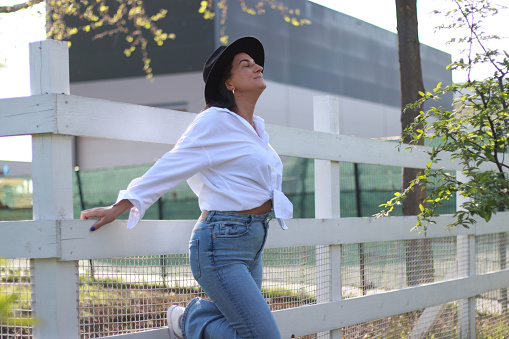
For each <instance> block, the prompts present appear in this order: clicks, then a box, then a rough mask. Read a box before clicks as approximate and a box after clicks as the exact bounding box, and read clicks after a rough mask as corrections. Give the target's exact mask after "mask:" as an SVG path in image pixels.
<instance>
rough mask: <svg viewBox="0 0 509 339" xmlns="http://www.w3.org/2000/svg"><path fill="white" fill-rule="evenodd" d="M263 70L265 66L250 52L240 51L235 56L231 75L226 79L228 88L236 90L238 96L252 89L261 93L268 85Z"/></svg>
mask: <svg viewBox="0 0 509 339" xmlns="http://www.w3.org/2000/svg"><path fill="white" fill-rule="evenodd" d="M262 71H263V67H262V66H260V65H258V64H256V63H255V62H254V60H253V58H251V57H250V56H249V55H248V54H246V53H239V54H237V55H235V57H234V58H233V62H232V69H231V76H230V77H229V78H228V79H227V80H226V81H225V85H226V88H228V90H230V91H232V90H234V91H235V95H236V96H237V94H242V93H247V92H251V91H258V92H260V93H261V92H262V91H263V90H264V89H265V87H267V85H266V84H265V80H263V74H262Z"/></svg>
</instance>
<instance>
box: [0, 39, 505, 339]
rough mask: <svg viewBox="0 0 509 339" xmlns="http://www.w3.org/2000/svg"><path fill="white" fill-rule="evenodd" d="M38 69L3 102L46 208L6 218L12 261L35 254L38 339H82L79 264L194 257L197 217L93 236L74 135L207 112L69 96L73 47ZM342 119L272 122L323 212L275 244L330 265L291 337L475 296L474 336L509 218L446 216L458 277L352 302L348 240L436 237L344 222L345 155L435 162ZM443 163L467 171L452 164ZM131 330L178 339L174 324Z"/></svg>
mask: <svg viewBox="0 0 509 339" xmlns="http://www.w3.org/2000/svg"><path fill="white" fill-rule="evenodd" d="M30 68H31V96H30V97H23V98H13V99H4V100H0V119H1V123H0V136H8V135H22V134H31V135H32V136H33V163H32V173H33V184H34V195H33V201H34V214H33V220H31V221H13V222H0V234H1V238H0V257H5V258H31V270H30V271H31V284H32V308H33V312H34V315H35V317H37V318H39V319H40V320H41V322H40V323H39V324H38V325H36V326H35V327H34V337H35V338H41V339H46V338H47V339H56V338H65V339H68V338H79V337H80V331H79V314H78V279H79V278H78V277H79V274H78V268H77V267H78V260H83V259H93V258H112V257H129V256H145V255H160V254H170V253H173V254H179V253H187V251H188V239H189V235H190V232H191V230H192V227H193V225H194V221H153V220H145V221H141V224H140V225H139V226H138V227H136V228H134V229H133V230H130V231H126V229H125V221H116V222H114V223H113V224H112V225H111V226H109V227H105V228H103V229H101V230H100V232H90V231H89V228H90V226H91V225H92V223H93V221H81V220H73V206H72V201H73V199H72V177H71V176H72V163H71V161H72V160H71V159H72V154H71V153H72V152H71V136H85V137H98V138H109V139H117V140H134V141H142V142H157V143H167V144H174V143H175V142H176V141H177V139H178V138H179V136H180V135H181V133H182V132H183V131H184V129H185V128H186V127H187V125H188V124H189V123H190V122H191V121H192V120H193V118H194V116H195V115H194V114H191V113H182V112H176V111H169V110H166V109H159V108H151V107H145V106H138V105H131V104H124V103H116V102H110V101H105V100H97V99H91V98H84V97H78V96H73V95H69V73H68V69H69V68H68V48H67V43H66V42H57V41H51V40H47V41H42V42H37V43H33V44H31V46H30ZM338 116H339V114H338V102H337V101H336V100H335V99H333V98H329V97H318V98H315V101H314V117H315V118H314V120H315V131H307V130H301V129H295V128H289V127H281V126H271V125H268V126H267V130H268V132H269V134H270V135H271V143H272V145H273V146H274V148H275V149H276V150H277V152H278V153H279V154H280V155H285V156H294V157H304V158H312V159H316V160H315V185H316V187H315V196H316V198H315V199H316V218H315V219H294V220H291V221H289V222H288V225H289V230H288V231H282V230H280V229H279V228H278V227H272V228H271V233H270V236H269V239H268V241H267V245H266V246H267V248H280V247H292V246H320V247H321V249H322V250H321V251H320V253H321V254H320V259H321V260H322V262H323V260H325V262H326V263H327V266H328V267H325V268H322V269H320V271H319V272H317V289H318V290H317V298H318V299H317V300H318V303H317V304H314V305H308V306H303V307H297V308H291V309H286V310H280V311H275V312H274V315H275V317H276V320H277V322H278V324H279V326H280V329H281V333H282V336H283V338H289V337H290V336H291V335H295V336H296V337H298V336H303V335H307V334H313V333H321V334H320V336H321V337H329V336H330V337H331V338H340V337H341V336H342V333H341V328H342V327H345V326H349V325H353V324H359V323H363V322H366V321H370V320H375V319H380V318H384V317H388V316H391V315H398V314H401V313H404V312H409V311H413V310H419V309H423V308H428V307H432V306H435V305H440V304H444V303H448V302H451V301H457V300H463V301H462V302H460V303H459V305H460V306H459V312H460V316H459V319H460V320H459V322H460V324H459V335H460V337H461V338H474V337H475V333H476V329H475V314H476V310H475V297H476V296H477V295H479V294H481V293H485V292H488V291H494V290H497V289H501V288H506V287H508V286H509V270H500V271H497V272H494V273H489V274H483V275H476V273H475V258H474V253H475V236H477V235H481V234H492V233H499V232H507V231H508V225H507V224H508V220H509V219H508V213H499V214H497V215H495V216H494V217H493V219H492V220H491V221H490V223H489V224H486V223H484V222H478V223H477V224H475V225H473V226H472V227H471V228H470V229H464V228H457V229H454V230H452V231H449V230H446V229H445V227H444V226H445V225H446V224H447V223H449V222H450V221H451V216H442V217H440V218H439V219H438V224H437V225H436V226H434V227H432V228H430V229H428V232H427V236H428V237H431V238H433V237H451V236H457V237H458V242H457V244H458V250H457V253H458V261H459V262H461V263H463V264H462V265H458V267H462V268H459V269H458V271H457V272H456V274H454V278H453V279H451V280H446V281H441V282H436V283H432V284H427V285H421V286H416V287H411V288H405V289H400V290H395V291H390V292H385V293H379V294H374V295H369V296H362V297H356V298H350V299H342V295H341V290H342V289H341V246H342V245H344V244H351V243H367V242H373V241H392V240H407V239H421V238H423V237H424V235H423V234H418V233H417V232H410V229H411V227H412V226H413V225H414V223H415V218H414V217H388V218H383V219H379V220H373V219H372V218H342V219H340V218H339V204H340V201H339V162H340V161H344V162H356V163H366V164H378V165H388V166H401V167H403V166H406V167H416V168H422V167H423V166H424V164H426V163H427V161H428V159H427V158H426V155H425V154H424V153H422V152H417V151H414V152H398V150H397V149H396V148H395V144H394V143H385V142H379V141H374V140H367V139H360V138H355V137H349V136H345V135H339V134H338V131H339V126H338V124H339V122H338V120H339V119H338ZM438 166H440V167H445V168H447V169H451V170H457V167H456V165H455V164H454V163H452V162H450V161H447V160H444V161H443V162H442V163H440V164H439V165H438ZM163 239H164V240H163ZM508 326H509V324H508ZM415 330H416V331H417V332H416V333H417V335H418V334H419V333H422V332H418V331H419V329H418V328H416V329H415ZM119 337H122V338H124V337H125V338H129V339H135V338H149V339H150V338H167V329H164V328H162V329H156V330H151V331H146V332H143V333H137V334H128V335H121V336H119Z"/></svg>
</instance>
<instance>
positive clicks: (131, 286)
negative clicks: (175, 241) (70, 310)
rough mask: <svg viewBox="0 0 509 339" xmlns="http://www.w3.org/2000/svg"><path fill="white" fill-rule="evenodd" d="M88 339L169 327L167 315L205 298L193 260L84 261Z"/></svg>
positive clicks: (83, 323)
mask: <svg viewBox="0 0 509 339" xmlns="http://www.w3.org/2000/svg"><path fill="white" fill-rule="evenodd" d="M79 272H80V283H79V293H80V300H79V308H80V326H81V331H80V332H81V336H82V338H96V337H101V336H109V335H114V334H122V333H131V332H138V331H143V330H146V329H151V328H156V327H162V326H166V324H167V323H166V310H167V309H168V307H169V306H170V305H172V304H181V305H183V306H185V303H186V302H187V301H189V300H190V299H191V298H193V297H195V296H202V297H203V296H204V295H203V293H201V291H200V288H199V287H198V286H197V284H196V283H195V281H194V279H193V277H192V275H191V271H190V268H189V260H188V257H187V256H182V255H163V256H157V257H156V256H153V257H132V258H117V259H103V260H93V261H80V263H79Z"/></svg>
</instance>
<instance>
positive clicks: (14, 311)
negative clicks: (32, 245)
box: [0, 259, 32, 339]
mask: <svg viewBox="0 0 509 339" xmlns="http://www.w3.org/2000/svg"><path fill="white" fill-rule="evenodd" d="M0 300H1V301H4V302H5V301H7V300H9V311H8V314H7V316H8V319H4V320H3V321H2V320H1V319H2V318H1V317H0V339H8V338H9V339H10V338H32V327H31V324H30V321H29V320H28V319H29V318H30V317H31V315H32V301H31V300H32V296H31V288H30V260H28V259H9V260H3V265H2V266H0Z"/></svg>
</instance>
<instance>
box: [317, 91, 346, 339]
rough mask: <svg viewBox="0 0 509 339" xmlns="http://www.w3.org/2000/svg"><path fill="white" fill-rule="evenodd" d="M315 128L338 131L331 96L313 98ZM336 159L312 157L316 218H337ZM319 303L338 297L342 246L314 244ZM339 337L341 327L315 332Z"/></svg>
mask: <svg viewBox="0 0 509 339" xmlns="http://www.w3.org/2000/svg"><path fill="white" fill-rule="evenodd" d="M313 116H314V130H315V131H317V132H327V133H335V134H339V103H338V99H337V98H334V97H327V96H323V97H314V98H313ZM339 216H340V201H339V162H337V161H329V160H315V218H339ZM316 266H317V268H316V270H317V271H316V298H317V302H318V303H322V302H328V301H336V300H341V245H332V246H317V247H316ZM318 337H319V338H333V339H339V338H341V337H342V331H341V329H337V330H333V331H330V332H322V333H319V334H318Z"/></svg>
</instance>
